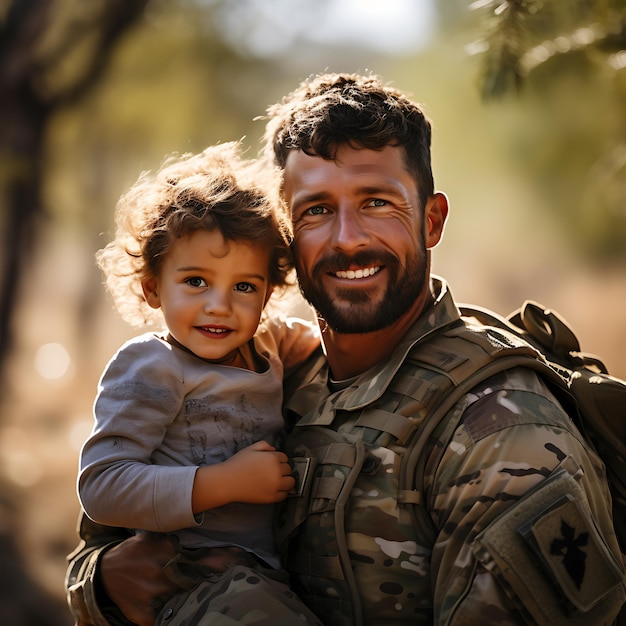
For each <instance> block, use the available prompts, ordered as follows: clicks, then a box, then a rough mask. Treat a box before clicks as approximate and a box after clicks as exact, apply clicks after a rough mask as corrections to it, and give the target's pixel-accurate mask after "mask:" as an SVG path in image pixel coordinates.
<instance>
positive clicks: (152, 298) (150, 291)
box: [141, 276, 161, 309]
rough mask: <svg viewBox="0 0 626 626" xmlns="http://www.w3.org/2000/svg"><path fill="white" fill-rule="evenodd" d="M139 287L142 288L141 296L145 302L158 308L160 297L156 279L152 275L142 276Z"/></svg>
mask: <svg viewBox="0 0 626 626" xmlns="http://www.w3.org/2000/svg"><path fill="white" fill-rule="evenodd" d="M141 288H142V289H143V296H144V298H145V299H146V302H147V303H148V304H149V305H150V306H151V307H152V308H153V309H158V308H160V307H161V298H160V297H159V294H158V291H157V280H156V278H154V277H152V276H151V277H150V278H144V279H143V280H142V281H141Z"/></svg>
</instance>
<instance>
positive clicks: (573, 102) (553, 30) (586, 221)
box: [471, 0, 626, 260]
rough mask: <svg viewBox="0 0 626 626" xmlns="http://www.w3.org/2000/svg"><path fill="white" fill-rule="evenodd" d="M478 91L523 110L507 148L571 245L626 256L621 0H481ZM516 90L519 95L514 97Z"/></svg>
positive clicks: (625, 61) (604, 255)
mask: <svg viewBox="0 0 626 626" xmlns="http://www.w3.org/2000/svg"><path fill="white" fill-rule="evenodd" d="M471 8H473V9H474V10H475V15H474V18H475V19H476V23H477V24H478V25H479V26H478V27H479V28H480V29H481V31H482V33H483V35H482V37H481V38H480V39H479V40H478V41H476V42H474V43H473V44H472V46H471V49H472V50H473V51H474V52H476V53H479V54H480V58H481V62H482V70H481V74H480V85H481V93H482V95H483V98H484V99H485V100H487V101H490V100H495V99H498V100H500V101H501V100H502V98H503V97H504V96H506V95H508V94H511V93H516V94H517V95H518V96H519V97H520V100H519V102H520V103H521V104H522V105H523V106H525V107H526V108H527V109H528V111H529V112H530V117H527V123H526V124H525V125H524V127H523V129H521V130H520V132H519V133H518V135H517V138H516V140H515V141H514V142H513V143H512V145H511V148H512V150H513V151H515V152H516V153H517V156H518V158H517V163H518V164H519V166H520V167H521V168H523V169H524V170H525V171H527V172H528V173H529V174H530V175H531V176H532V177H533V178H534V179H535V180H537V181H538V183H539V184H540V185H541V188H542V190H543V194H544V195H545V196H546V198H547V199H548V201H549V203H550V205H551V206H552V207H553V211H554V214H555V216H556V218H557V219H558V222H559V223H560V224H562V225H563V226H562V227H563V228H564V229H566V231H567V233H568V237H569V238H570V240H571V241H572V242H573V244H574V245H575V246H576V247H577V248H578V249H579V250H580V251H581V252H582V253H583V254H585V255H587V256H589V257H590V258H594V259H598V260H610V259H614V258H620V257H621V258H624V257H625V256H626V159H625V157H624V153H625V151H626V124H625V119H624V115H623V112H624V110H626V83H625V80H626V79H625V77H624V74H625V69H626V51H625V48H626V2H625V0H598V1H595V2H594V1H590V0H569V1H567V2H566V1H564V0H542V1H540V0H503V1H495V0H481V1H478V2H474V3H472V5H471ZM520 92H521V93H520Z"/></svg>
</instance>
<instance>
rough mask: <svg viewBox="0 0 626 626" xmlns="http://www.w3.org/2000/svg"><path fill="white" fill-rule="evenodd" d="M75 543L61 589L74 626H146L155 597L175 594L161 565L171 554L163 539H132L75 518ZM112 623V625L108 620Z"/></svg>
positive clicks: (150, 621)
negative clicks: (64, 593)
mask: <svg viewBox="0 0 626 626" xmlns="http://www.w3.org/2000/svg"><path fill="white" fill-rule="evenodd" d="M78 532H79V535H80V539H81V540H80V543H79V545H78V546H77V548H76V550H75V551H74V552H73V553H72V554H70V555H69V557H68V561H69V564H68V569H67V575H66V579H65V589H66V594H67V601H68V604H69V607H70V611H71V612H72V614H73V615H74V619H75V620H76V622H75V623H76V624H77V626H88V625H89V626H91V625H93V626H111V624H113V623H115V624H121V623H124V619H126V620H127V622H128V624H139V626H152V624H154V619H155V616H156V614H157V613H158V610H159V607H160V604H161V599H162V598H165V597H167V596H168V595H169V594H170V593H171V592H172V591H174V590H175V586H174V585H173V583H172V582H171V581H170V580H169V579H168V578H167V577H166V576H165V575H164V573H163V565H165V563H167V561H169V560H170V559H171V558H172V557H173V556H174V548H173V546H172V544H171V542H170V541H169V539H168V538H167V537H166V536H165V535H154V534H142V535H136V536H135V535H133V534H132V533H131V532H130V531H129V530H127V529H124V528H115V527H112V526H102V525H100V524H96V523H95V522H93V521H91V520H90V519H89V518H88V517H87V516H86V515H85V514H84V513H82V514H81V518H80V523H79V528H78ZM112 620H113V621H112Z"/></svg>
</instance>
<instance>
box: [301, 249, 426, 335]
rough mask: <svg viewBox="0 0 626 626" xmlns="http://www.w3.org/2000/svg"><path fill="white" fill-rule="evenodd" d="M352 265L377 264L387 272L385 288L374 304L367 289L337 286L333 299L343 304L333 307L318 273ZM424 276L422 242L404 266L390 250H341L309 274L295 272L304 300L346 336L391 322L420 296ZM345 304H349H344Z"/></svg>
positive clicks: (369, 330) (423, 284)
mask: <svg viewBox="0 0 626 626" xmlns="http://www.w3.org/2000/svg"><path fill="white" fill-rule="evenodd" d="M354 265H358V266H359V267H370V266H374V265H380V266H384V268H385V269H384V271H386V272H388V274H389V280H388V284H387V289H386V291H385V294H384V296H383V297H382V298H380V300H379V302H378V303H372V302H371V301H370V296H369V295H368V293H367V290H359V289H358V288H356V287H351V288H346V289H342V288H341V287H337V288H336V289H335V293H336V296H337V299H338V300H340V301H341V302H342V303H343V304H344V306H336V304H335V303H334V302H333V300H332V297H331V295H330V294H328V293H327V292H325V291H324V287H323V284H322V280H321V278H322V276H324V275H325V274H327V273H334V272H336V271H339V270H345V269H347V268H348V267H350V266H354ZM427 279H428V261H427V252H426V247H425V246H424V245H423V244H422V245H421V246H420V248H419V249H418V250H417V251H416V254H415V255H413V256H412V257H411V258H409V259H408V260H407V264H406V266H405V267H402V265H401V263H400V260H399V259H398V258H397V257H396V256H394V255H393V254H391V253H388V252H387V253H379V252H378V253H374V252H372V251H364V252H360V253H357V254H355V255H354V256H347V255H345V254H341V253H340V254H336V255H333V256H327V257H325V258H324V259H322V260H321V261H319V262H318V263H317V264H316V265H315V266H314V267H313V269H312V271H311V275H310V276H304V272H301V271H298V282H299V285H300V291H301V292H302V295H303V296H304V297H305V299H306V300H307V301H308V302H309V304H311V306H313V308H314V309H315V310H316V311H317V313H318V315H319V316H320V317H321V318H323V319H324V321H325V322H326V324H327V325H328V327H329V328H331V329H332V330H333V331H335V332H338V333H342V334H348V335H350V334H361V333H371V332H374V331H376V330H380V329H382V328H387V327H388V326H390V325H391V324H393V323H394V322H395V321H397V320H398V319H399V318H400V317H402V315H404V314H405V313H406V312H407V311H408V310H409V309H410V308H411V307H412V306H413V304H414V302H415V300H416V299H417V298H418V297H419V296H421V295H422V293H423V291H424V288H425V287H426V281H427ZM357 280H358V279H357ZM345 303H350V304H351V305H353V306H352V307H349V306H345Z"/></svg>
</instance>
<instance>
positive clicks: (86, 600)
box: [65, 513, 129, 626]
mask: <svg viewBox="0 0 626 626" xmlns="http://www.w3.org/2000/svg"><path fill="white" fill-rule="evenodd" d="M78 534H79V536H80V543H79V544H78V546H77V547H76V549H75V550H74V552H72V553H71V554H70V555H69V556H68V568H67V574H66V577H65V591H66V595H67V602H68V605H69V608H70V611H71V612H72V615H73V616H74V620H75V624H80V625H81V626H83V625H84V626H87V625H90V626H110V622H109V621H108V620H107V618H106V617H105V616H104V614H103V612H102V609H103V607H101V606H100V603H99V597H98V596H99V594H98V593H97V581H96V574H97V570H98V563H99V561H100V557H101V556H102V554H103V553H104V552H105V551H106V550H107V549H108V548H111V547H113V546H114V545H117V544H118V543H121V542H122V541H124V539H127V538H128V536H129V531H128V530H126V529H123V528H115V527H112V526H102V525H100V524H96V523H95V522H93V521H91V520H90V519H89V518H88V517H87V516H86V515H85V514H84V513H82V514H81V517H80V520H79V527H78Z"/></svg>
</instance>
